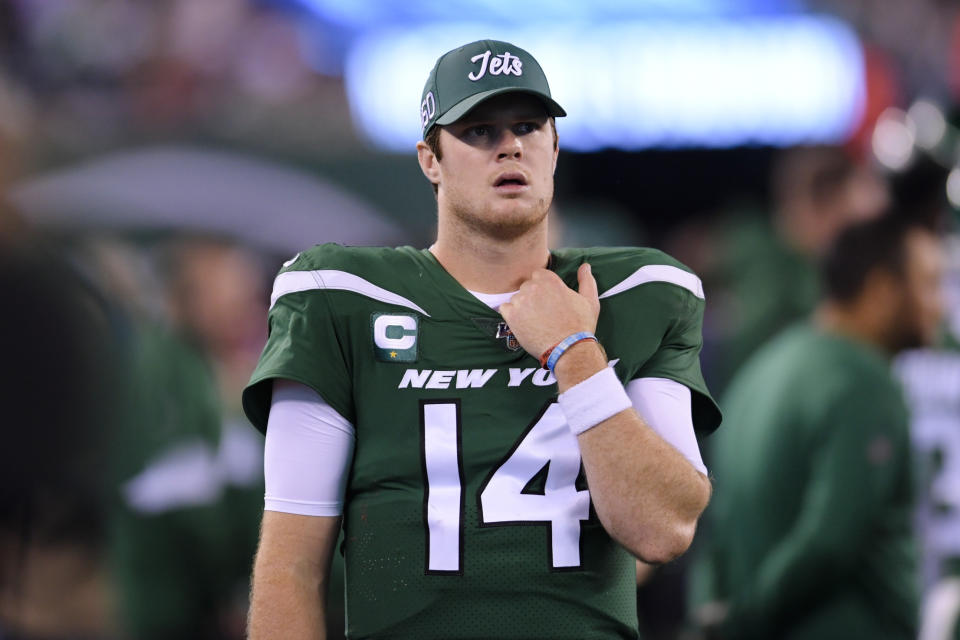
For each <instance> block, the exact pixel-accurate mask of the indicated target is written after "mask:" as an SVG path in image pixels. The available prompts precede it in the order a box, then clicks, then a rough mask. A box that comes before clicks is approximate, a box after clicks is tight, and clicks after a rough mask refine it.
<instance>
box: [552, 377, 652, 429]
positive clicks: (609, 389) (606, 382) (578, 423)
mask: <svg viewBox="0 0 960 640" xmlns="http://www.w3.org/2000/svg"><path fill="white" fill-rule="evenodd" d="M557 401H558V402H559V403H560V409H561V410H562V411H563V415H564V416H566V418H567V424H568V425H569V426H570V430H571V431H573V434H574V435H577V436H578V435H580V434H581V433H583V432H584V431H586V430H587V429H590V428H591V427H595V426H597V425H598V424H600V423H601V422H603V421H604V420H606V419H607V418H610V417H612V416H615V415H617V414H618V413H620V412H621V411H623V410H624V409H629V408H631V407H632V406H633V404H632V403H631V402H630V396H628V395H627V392H626V391H625V390H624V388H623V385H622V384H620V381H619V380H618V379H617V374H616V373H615V372H614V371H613V368H612V367H605V368H604V369H603V371H598V372H597V373H595V374H593V375H592V376H590V377H589V378H587V379H586V380H584V381H582V382H580V383H579V384H575V385H574V386H572V387H570V388H569V389H567V390H566V391H564V392H563V393H561V394H560V395H559V396H558V397H557Z"/></svg>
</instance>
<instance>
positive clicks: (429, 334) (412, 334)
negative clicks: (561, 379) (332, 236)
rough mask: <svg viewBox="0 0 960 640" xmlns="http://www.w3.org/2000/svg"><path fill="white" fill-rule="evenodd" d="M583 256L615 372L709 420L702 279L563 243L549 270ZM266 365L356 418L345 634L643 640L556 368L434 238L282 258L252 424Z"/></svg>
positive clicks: (665, 263) (347, 514)
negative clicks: (523, 344) (672, 389)
mask: <svg viewBox="0 0 960 640" xmlns="http://www.w3.org/2000/svg"><path fill="white" fill-rule="evenodd" d="M583 262H590V264H591V265H592V268H593V273H594V277H595V278H596V280H597V284H598V287H599V290H600V292H601V312H600V318H599V324H598V327H597V332H596V333H597V336H598V338H599V340H600V342H601V344H602V345H603V346H604V348H605V349H606V352H607V355H608V357H609V358H610V360H611V362H613V363H614V367H615V371H616V373H617V375H618V377H619V378H620V379H621V381H624V382H626V381H629V380H631V379H633V378H638V377H661V378H669V379H672V380H675V381H677V382H680V383H682V384H684V385H686V386H688V387H689V388H690V389H691V390H692V392H693V393H692V397H693V416H694V422H695V426H696V427H697V428H698V429H700V430H701V431H710V430H712V429H713V428H715V427H716V426H717V424H718V423H719V412H718V410H717V408H716V405H715V404H714V403H713V400H712V399H711V398H710V395H709V393H708V391H707V389H706V386H705V384H704V382H703V378H702V376H701V373H700V366H699V351H700V345H701V322H702V316H703V292H702V290H701V287H700V281H699V280H698V279H697V278H696V276H695V275H693V274H692V273H690V272H689V271H688V270H686V268H684V267H683V266H682V265H680V264H679V263H677V262H676V261H674V260H672V259H671V258H669V257H668V256H666V255H664V254H663V253H661V252H659V251H655V250H651V249H592V250H563V251H557V252H554V253H553V254H552V258H551V268H552V269H553V270H554V271H555V272H556V273H557V274H558V275H559V276H560V277H561V278H563V280H564V281H565V282H566V283H567V285H568V286H571V287H576V284H577V277H576V271H577V267H579V265H580V264H582V263H583ZM274 378H287V379H291V380H295V381H298V382H301V383H303V384H306V385H307V386H309V387H312V388H313V389H315V390H316V391H317V392H318V393H319V394H320V395H321V396H322V397H323V398H324V399H325V400H326V402H328V403H329V404H330V405H331V406H332V407H333V408H334V409H336V410H337V411H338V412H339V413H340V414H341V415H343V416H344V417H345V418H346V419H347V420H349V421H350V422H351V423H352V424H353V425H354V426H355V429H356V448H355V453H354V459H353V465H352V468H351V471H350V477H349V483H348V487H347V494H346V506H345V510H344V524H343V527H344V544H343V547H342V550H343V553H344V556H345V566H346V598H347V627H348V635H349V636H350V637H352V638H367V637H376V638H380V637H390V638H418V639H428V638H444V639H450V638H557V639H559V638H571V639H573V638H576V639H577V640H585V639H588V638H635V637H636V635H637V618H636V604H635V568H634V567H635V565H634V561H633V558H632V557H631V556H630V555H629V554H628V553H627V551H625V550H624V549H623V548H622V547H620V546H619V545H618V544H617V543H615V542H614V541H613V540H612V539H611V538H610V536H609V535H607V533H606V531H605V530H604V529H603V527H602V525H601V524H600V522H599V520H598V519H597V517H596V514H595V513H594V512H593V509H592V508H591V503H590V493H589V487H588V486H587V483H586V481H585V475H584V472H583V469H582V466H581V461H580V452H579V447H578V445H577V441H576V438H575V437H574V436H573V435H572V434H571V432H570V431H569V429H568V427H567V425H566V422H565V420H564V417H563V414H562V412H561V411H560V408H559V405H558V404H557V403H556V397H557V385H556V381H555V380H554V378H553V377H552V375H551V374H550V373H549V371H546V370H544V369H541V368H540V367H539V364H538V362H537V360H536V359H535V358H534V357H532V356H531V355H529V354H527V353H526V352H524V351H523V349H522V348H520V346H519V344H518V343H517V341H516V339H515V338H513V337H512V336H511V335H510V333H509V330H508V328H507V327H506V326H505V325H504V324H503V319H502V318H501V317H500V316H499V315H498V314H497V313H496V312H495V311H493V310H492V309H491V308H490V307H488V306H486V305H485V304H484V303H482V302H481V301H480V300H478V299H477V298H476V297H474V296H473V295H472V294H470V293H469V292H468V291H467V290H465V289H464V288H463V287H462V286H461V285H460V284H459V283H458V282H457V281H456V280H455V279H454V278H453V277H452V276H450V274H448V273H447V272H446V271H445V270H444V269H443V267H442V266H441V265H440V264H439V263H438V262H437V260H436V259H435V258H434V257H433V255H432V254H431V253H430V252H429V251H426V250H417V249H413V248H410V247H403V248H399V249H386V248H345V247H340V246H337V245H331V244H327V245H322V246H318V247H315V248H314V249H312V250H310V251H308V252H305V253H302V254H300V255H298V256H297V257H296V258H294V259H293V260H292V261H290V262H289V263H287V264H286V265H285V267H284V269H283V270H282V271H281V273H280V275H279V276H278V277H277V280H276V283H275V285H274V292H273V297H272V300H271V310H270V337H269V340H268V342H267V345H266V347H265V348H264V351H263V355H262V357H261V359H260V363H259V365H258V366H257V369H256V371H255V372H254V374H253V377H252V379H251V382H250V386H249V387H248V388H247V389H246V391H245V393H244V407H245V409H246V411H247V415H248V416H249V418H250V420H251V421H252V422H253V423H254V424H255V425H256V426H257V427H258V428H260V429H265V428H266V423H267V415H268V411H269V406H270V397H271V388H272V386H271V382H270V381H271V380H272V379H274ZM318 463H319V464H322V461H318Z"/></svg>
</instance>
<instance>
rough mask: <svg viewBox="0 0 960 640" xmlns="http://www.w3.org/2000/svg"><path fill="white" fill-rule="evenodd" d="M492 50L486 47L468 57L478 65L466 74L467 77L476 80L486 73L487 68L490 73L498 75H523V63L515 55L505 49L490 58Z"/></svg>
mask: <svg viewBox="0 0 960 640" xmlns="http://www.w3.org/2000/svg"><path fill="white" fill-rule="evenodd" d="M491 55H492V52H491V51H490V50H489V49H487V50H486V51H485V52H483V53H478V54H477V55H475V56H473V57H472V58H470V62H472V63H474V64H479V65H480V70H479V71H471V72H470V73H469V74H467V77H468V78H470V79H471V80H473V81H474V82H476V81H477V80H479V79H480V78H482V77H483V76H484V75H486V73H487V70H488V69H489V71H490V75H492V76H499V75H505V76H509V75H515V76H522V75H523V63H522V62H521V61H520V58H518V57H517V56H515V55H511V54H510V52H509V51H505V52H503V53H501V54H500V55H498V56H493V57H492V58H491Z"/></svg>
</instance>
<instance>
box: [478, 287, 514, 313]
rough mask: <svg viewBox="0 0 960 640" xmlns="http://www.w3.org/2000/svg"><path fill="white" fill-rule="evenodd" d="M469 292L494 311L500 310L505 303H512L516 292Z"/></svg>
mask: <svg viewBox="0 0 960 640" xmlns="http://www.w3.org/2000/svg"><path fill="white" fill-rule="evenodd" d="M467 291H468V292H469V293H470V294H471V295H472V296H473V297H474V298H476V299H478V300H479V301H480V302H482V303H483V304H485V305H487V306H488V307H490V308H491V309H493V310H494V311H496V310H498V309H499V308H500V305H502V304H503V303H504V302H510V298H512V297H513V294H515V293H516V291H510V292H508V293H480V292H479V291H470V290H469V289H467Z"/></svg>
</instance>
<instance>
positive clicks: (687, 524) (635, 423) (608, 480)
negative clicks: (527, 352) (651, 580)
mask: <svg viewBox="0 0 960 640" xmlns="http://www.w3.org/2000/svg"><path fill="white" fill-rule="evenodd" d="M606 366H607V361H606V358H605V357H604V355H603V353H602V351H601V350H600V349H599V348H598V347H597V345H596V344H594V343H591V342H584V343H581V344H578V345H574V346H573V347H572V348H571V349H570V350H569V351H568V352H567V353H565V354H564V356H563V357H562V358H560V360H559V361H558V363H557V366H556V369H555V373H556V376H557V382H558V385H559V390H560V392H561V393H562V392H564V391H566V390H567V389H569V388H570V387H573V386H574V385H576V384H578V383H579V382H582V381H583V380H585V379H587V378H589V377H590V376H592V375H593V374H595V373H597V372H598V371H601V370H602V369H603V368H605V367H606ZM598 401H602V399H600V400H598ZM578 441H579V444H580V452H581V456H582V458H583V465H584V469H585V470H586V474H587V482H588V484H589V486H590V495H591V498H592V500H593V504H594V507H595V508H596V511H597V515H598V516H599V517H600V521H601V522H602V523H603V525H604V527H605V528H606V529H607V531H608V532H609V533H610V535H611V536H612V537H613V538H614V539H616V540H617V541H618V542H620V544H622V545H623V546H624V547H626V548H627V549H628V550H629V551H630V552H631V553H633V554H634V555H636V556H638V557H640V558H641V559H643V560H646V561H648V562H653V563H661V562H666V561H668V560H671V559H673V558H675V557H676V556H678V555H680V554H681V553H683V552H684V551H685V550H686V549H687V547H689V545H690V542H691V541H692V540H693V534H694V531H695V530H696V522H697V518H699V516H700V514H701V513H702V512H703V509H704V508H705V507H706V505H707V502H708V500H709V498H710V482H709V480H708V479H707V478H706V476H704V475H703V474H701V473H700V472H699V471H697V470H696V469H694V467H693V465H691V464H690V462H689V461H687V460H686V458H684V457H683V455H681V454H680V452H678V451H677V450H676V449H674V448H673V447H672V446H671V445H670V444H668V443H667V442H666V441H664V440H663V439H662V438H661V437H660V436H659V435H657V433H656V432H654V431H653V430H652V429H651V428H650V427H649V426H647V425H646V424H645V423H644V422H643V420H642V419H641V418H640V417H639V416H638V415H637V414H636V412H635V411H633V410H632V409H628V410H626V411H621V412H620V413H618V414H616V415H614V416H612V417H611V418H609V419H607V420H604V421H603V422H601V423H600V424H598V425H597V426H595V427H593V428H591V429H588V430H587V431H585V432H583V433H582V434H581V435H580V436H579V437H578Z"/></svg>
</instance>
